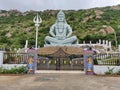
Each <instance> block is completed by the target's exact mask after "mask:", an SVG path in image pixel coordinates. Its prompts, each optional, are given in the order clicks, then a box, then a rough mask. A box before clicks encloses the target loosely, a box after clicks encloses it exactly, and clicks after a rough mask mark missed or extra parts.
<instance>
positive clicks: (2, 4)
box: [0, 0, 120, 11]
mask: <svg viewBox="0 0 120 90" xmlns="http://www.w3.org/2000/svg"><path fill="white" fill-rule="evenodd" d="M118 4H120V0H0V9H4V10H10V9H18V10H20V11H28V10H36V11H43V10H46V9H62V10H68V9H74V10H78V9H88V8H93V7H104V6H113V5H118Z"/></svg>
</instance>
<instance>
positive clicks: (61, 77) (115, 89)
mask: <svg viewBox="0 0 120 90" xmlns="http://www.w3.org/2000/svg"><path fill="white" fill-rule="evenodd" d="M0 90H120V77H103V76H89V75H84V74H63V73H62V74H55V73H52V74H34V75H22V76H0Z"/></svg>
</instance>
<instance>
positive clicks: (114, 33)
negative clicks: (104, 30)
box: [114, 30, 117, 48]
mask: <svg viewBox="0 0 120 90" xmlns="http://www.w3.org/2000/svg"><path fill="white" fill-rule="evenodd" d="M114 36H115V45H116V48H117V36H116V32H115V30H114Z"/></svg>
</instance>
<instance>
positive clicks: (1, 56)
mask: <svg viewBox="0 0 120 90" xmlns="http://www.w3.org/2000/svg"><path fill="white" fill-rule="evenodd" d="M4 52H5V51H0V67H2V64H3V56H4Z"/></svg>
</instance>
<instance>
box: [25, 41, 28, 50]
mask: <svg viewBox="0 0 120 90" xmlns="http://www.w3.org/2000/svg"><path fill="white" fill-rule="evenodd" d="M27 47H28V40H26V43H25V49H27Z"/></svg>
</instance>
